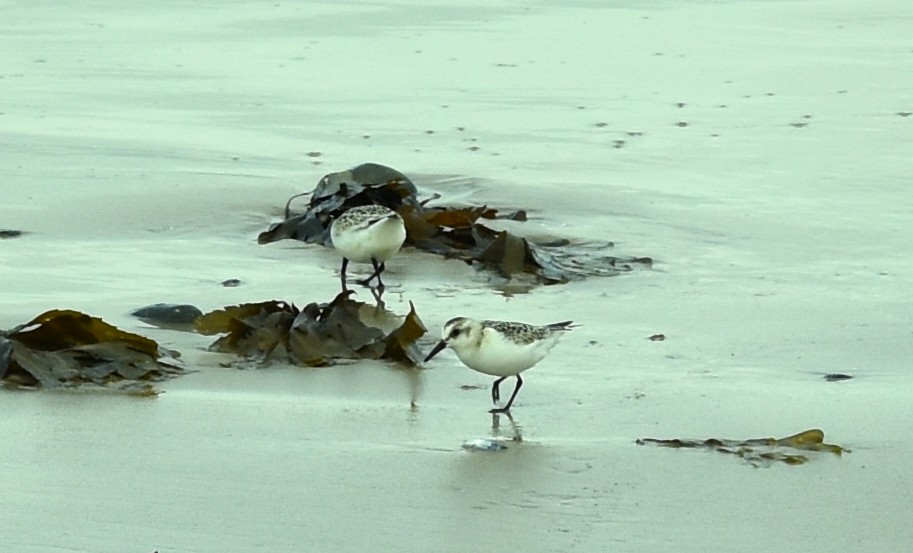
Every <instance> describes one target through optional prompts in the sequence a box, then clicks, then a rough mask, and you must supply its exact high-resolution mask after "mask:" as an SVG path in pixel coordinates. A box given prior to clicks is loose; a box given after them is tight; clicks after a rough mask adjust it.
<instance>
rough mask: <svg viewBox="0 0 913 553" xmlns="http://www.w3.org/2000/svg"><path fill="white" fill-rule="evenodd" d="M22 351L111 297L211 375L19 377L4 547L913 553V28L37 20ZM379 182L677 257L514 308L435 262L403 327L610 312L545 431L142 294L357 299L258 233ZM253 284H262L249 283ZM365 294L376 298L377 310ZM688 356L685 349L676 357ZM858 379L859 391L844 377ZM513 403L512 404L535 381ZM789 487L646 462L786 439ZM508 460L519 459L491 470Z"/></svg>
mask: <svg viewBox="0 0 913 553" xmlns="http://www.w3.org/2000/svg"><path fill="white" fill-rule="evenodd" d="M3 12H4V15H5V16H4V17H3V18H2V22H0V51H3V52H4V61H3V62H2V63H0V147H2V149H3V152H4V155H2V156H0V191H2V200H3V201H2V202H0V229H14V230H21V231H23V235H22V236H20V237H17V238H10V239H3V240H0V283H2V284H0V306H2V311H0V328H4V329H8V328H12V327H14V326H16V325H19V324H21V323H24V322H27V321H29V320H30V319H32V318H33V317H34V316H36V315H38V314H39V313H42V312H43V311H46V310H48V309H54V308H67V309H77V310H81V311H84V312H86V313H89V314H91V315H94V316H98V317H102V318H104V320H105V321H107V322H109V323H111V324H114V325H117V326H118V327H120V328H123V329H125V330H128V331H131V332H136V333H139V334H142V335H144V336H148V337H150V338H153V339H155V340H157V341H158V342H159V343H160V344H161V345H162V346H164V347H166V348H169V349H173V350H177V351H179V352H181V354H182V359H183V362H184V363H185V366H187V367H188V368H190V369H192V370H193V371H194V372H192V373H191V374H188V375H186V376H183V377H180V378H177V379H174V380H171V381H168V382H165V383H162V384H161V385H159V387H160V389H161V390H162V391H163V393H162V394H160V395H159V396H158V397H155V398H136V397H128V396H124V395H119V394H115V393H104V392H101V393H99V392H91V393H90V392H62V391H15V390H2V391H0V404H2V405H3V407H4V409H3V413H4V416H3V417H2V418H0V436H3V446H2V447H0V511H2V512H4V513H5V515H6V522H7V524H6V527H5V531H4V532H3V533H2V535H0V551H3V552H6V551H9V552H19V553H51V552H57V553H59V552H61V551H66V552H87V553H88V552H92V553H108V552H110V553H115V552H117V553H122V552H124V551H136V552H143V553H152V552H153V551H157V552H159V553H206V552H212V553H225V552H239V553H241V552H243V553H257V552H262V553H268V552H269V553H275V552H279V551H289V552H291V551H365V550H371V551H379V552H386V551H390V552H393V551H395V552H397V553H402V552H409V551H466V550H471V549H486V550H492V551H505V552H506V551H510V550H518V551H543V552H544V551H555V552H558V551H560V552H567V551H632V552H633V551H654V552H655V551H675V552H679V553H680V552H683V551H694V552H705V551H734V550H742V549H746V548H749V547H750V548H752V549H755V550H759V551H803V552H804V551H808V552H812V551H824V550H833V551H845V552H855V551H858V552H871V551H902V550H905V548H906V547H908V544H909V543H910V541H911V539H913V528H911V525H910V523H909V520H910V517H911V509H910V507H909V491H910V490H913V470H911V464H910V461H909V459H910V458H911V455H913V445H911V441H910V439H909V437H910V435H911V431H913V418H911V417H910V404H911V399H913V386H911V385H913V376H911V373H910V359H911V357H913V328H911V324H910V316H911V313H913V296H911V293H910V290H911V289H913V277H911V275H913V258H911V256H910V255H909V251H910V242H911V238H913V231H911V226H910V221H911V220H913V217H911V216H913V192H911V191H910V179H911V169H910V159H911V152H913V115H911V112H913V74H911V72H910V71H909V68H910V66H911V62H913V39H911V33H910V29H911V21H913V4H910V3H909V2H903V1H900V0H877V1H875V2H863V1H861V0H839V1H836V2H824V1H819V0H815V1H811V2H801V3H800V2H776V1H767V0H762V1H756V2H703V1H685V2H671V1H662V0H657V1H653V2H611V3H600V2H587V1H580V2H574V3H571V4H570V5H566V6H561V7H559V6H549V5H546V4H542V3H538V2H506V1H503V2H498V3H494V4H484V5H482V4H480V5H472V6H470V5H462V6H455V5H450V4H447V3H441V4H435V5H425V4H421V3H414V4H412V3H405V4H404V3H399V4H396V3H389V2H363V3H359V4H355V5H346V4H342V5H337V4H332V3H314V4H300V5H298V4H287V3H281V4H268V5H263V4H257V3H252V2H240V1H237V2H236V1H232V2H228V3H222V4H219V5H210V4H194V5H183V4H160V3H151V2H139V3H133V4H130V5H129V6H126V5H121V4H115V3H109V2H96V3H93V4H91V5H59V6H56V5H55V6H53V7H52V6H49V5H44V4H35V3H27V2H21V1H11V2H4V3H3ZM366 161H372V162H377V163H382V164H385V165H389V166H391V167H395V168H396V169H398V170H400V171H403V172H404V173H406V174H407V175H409V176H410V177H412V178H413V180H414V181H415V183H416V185H417V186H418V188H419V192H420V195H421V196H422V197H424V198H427V197H430V196H431V195H432V194H434V193H438V194H440V195H441V198H440V199H438V200H435V202H437V203H441V204H454V205H489V206H492V207H496V208H499V209H505V210H514V209H525V210H527V212H528V214H529V220H528V221H526V222H523V223H519V222H498V223H497V224H498V225H500V227H499V228H502V227H503V228H509V229H510V230H511V231H514V232H516V233H518V234H521V235H523V236H528V237H530V238H531V239H540V238H567V239H569V240H572V241H574V242H586V241H596V242H612V243H613V245H614V246H613V247H612V248H611V250H610V251H609V252H608V253H613V254H617V255H630V256H649V257H651V258H653V260H654V263H653V267H652V268H649V269H647V268H637V269H635V270H634V271H632V272H630V273H627V274H624V275H621V276H617V277H612V278H589V279H585V280H580V281H574V282H570V283H567V284H561V285H553V286H543V287H536V288H534V289H533V290H531V291H529V292H528V293H505V291H504V287H503V286H500V287H499V286H497V285H495V284H494V283H493V281H492V278H491V275H490V273H487V272H485V271H477V270H476V269H474V268H473V267H471V266H468V265H466V264H464V263H462V262H460V261H455V260H450V261H448V260H444V259H442V258H441V257H440V256H435V255H433V254H430V253H426V252H420V251H417V250H415V249H411V248H407V249H404V250H403V251H402V252H400V254H399V255H398V256H396V257H395V258H393V259H392V260H390V261H389V262H388V263H387V267H388V270H387V273H385V276H384V279H385V281H386V282H388V283H389V284H390V286H389V288H388V290H387V292H386V294H385V297H384V299H385V301H386V303H387V307H388V308H390V309H391V310H393V311H395V312H397V313H401V314H403V315H405V314H406V313H407V312H408V310H409V302H410V301H411V302H412V303H414V305H415V306H416V309H417V312H418V314H419V315H420V316H421V318H422V319H423V321H424V322H425V324H426V325H427V326H428V328H429V334H428V335H427V336H426V337H425V338H423V339H422V344H423V346H424V347H426V348H428V349H430V348H431V347H432V345H433V344H434V342H435V341H436V340H437V339H438V338H439V332H440V327H441V325H442V323H443V322H444V321H446V320H448V319H450V318H451V317H455V316H472V317H476V318H491V319H504V320H518V321H526V322H531V323H537V324H544V323H551V322H556V321H563V320H568V319H573V320H574V321H576V322H577V323H579V324H580V327H579V328H576V329H574V330H573V331H572V332H570V333H569V334H568V335H567V336H565V337H564V339H563V340H562V341H561V342H560V343H559V344H558V345H557V346H556V347H555V349H554V350H553V351H552V353H551V354H550V356H549V357H547V358H546V359H545V360H544V361H543V362H542V363H540V364H539V365H538V366H536V367H535V368H533V369H532V370H530V371H529V372H528V373H525V374H524V380H525V384H524V387H523V391H522V392H521V394H520V395H519V397H518V399H517V401H516V403H515V405H514V408H513V420H512V421H511V420H509V419H508V418H507V417H505V416H501V417H493V416H492V415H490V414H488V413H487V412H486V411H487V409H488V408H489V404H490V396H489V386H490V384H491V379H490V378H488V377H486V376H484V375H481V374H477V373H474V372H472V371H470V370H469V369H467V368H465V367H464V366H463V365H462V364H461V363H460V362H459V360H458V359H457V358H456V356H455V355H453V353H452V352H450V351H446V352H444V353H441V354H440V355H438V356H437V357H435V358H434V360H433V361H432V362H430V363H428V364H427V365H426V366H425V367H423V368H422V369H421V370H412V369H408V368H404V367H401V366H397V365H394V364H388V363H383V362H374V361H371V362H368V361H361V362H356V363H348V364H341V365H338V366H335V367H326V368H303V367H295V366H290V365H281V364H273V365H270V366H268V367H264V368H260V369H245V370H241V369H238V368H236V367H226V365H230V364H231V363H232V362H233V361H234V359H233V358H232V357H231V356H229V355H226V354H220V353H213V352H210V351H207V347H208V346H209V344H210V343H211V342H212V341H213V338H212V337H208V336H202V335H198V334H193V333H188V332H177V331H173V330H166V329H162V328H157V327H154V326H151V325H148V324H146V323H143V322H141V321H140V320H138V319H137V318H135V317H133V316H131V314H130V313H131V312H132V311H133V310H134V309H136V308H139V307H142V306H145V305H149V304H153V303H158V302H166V303H189V304H194V305H196V306H197V307H199V308H200V309H202V310H204V311H207V310H212V309H217V308H219V307H222V306H226V305H233V304H238V303H243V302H254V301H265V300H279V299H281V300H286V301H289V302H294V303H296V304H298V305H304V304H307V303H309V302H312V301H318V302H324V301H329V300H330V299H331V298H333V296H334V295H335V294H336V293H337V292H338V289H339V278H338V270H339V258H338V256H337V255H336V253H335V252H334V251H333V250H331V249H327V248H323V247H320V246H316V245H308V244H304V243H301V242H297V241H293V240H285V241H281V242H276V243H273V244H268V245H259V244H258V243H257V235H258V233H260V232H262V231H264V230H266V229H267V228H268V227H269V225H270V224H272V223H276V222H278V221H279V220H281V218H282V210H283V206H284V205H285V201H286V200H287V199H288V198H289V197H290V196H291V195H293V194H296V193H299V192H304V191H309V190H311V189H312V188H313V187H314V186H315V185H316V183H317V182H318V180H319V179H320V178H321V177H322V176H323V175H324V174H326V173H329V172H332V171H339V170H344V169H346V168H349V167H352V166H355V165H357V164H359V163H362V162H366ZM232 278H234V279H239V280H240V283H241V284H240V285H239V286H237V287H224V286H222V285H221V284H220V283H221V282H223V281H224V280H226V279H232ZM358 299H360V300H361V301H369V300H370V294H368V292H367V290H363V289H362V290H358ZM657 334H663V335H664V336H665V340H662V341H651V340H650V339H649V338H650V337H651V336H653V335H657ZM829 373H844V374H847V375H851V376H852V377H853V378H852V379H850V380H845V381H841V382H827V381H826V380H825V379H824V378H823V376H824V375H826V374H829ZM508 389H510V388H508ZM810 428H820V429H822V430H823V431H824V432H825V439H826V441H827V442H829V443H833V444H838V445H840V446H842V447H844V448H846V449H848V450H850V452H849V453H845V454H843V455H842V456H837V455H834V454H831V453H824V452H821V453H814V452H813V453H810V454H809V455H808V457H809V459H808V462H807V463H805V464H802V465H798V466H790V465H786V464H784V463H777V462H773V463H769V464H767V465H763V466H752V465H751V464H749V463H747V462H745V461H743V460H741V459H739V458H737V457H734V456H731V455H723V454H720V453H717V452H713V451H707V450H689V449H669V448H662V447H653V446H638V445H636V444H635V440H636V439H637V438H644V437H652V438H690V439H701V440H703V439H705V438H732V439H747V438H762V437H783V436H787V435H790V434H793V433H795V432H800V431H802V430H805V429H810ZM480 439H495V440H496V441H498V442H499V443H502V444H503V445H506V446H507V447H506V449H503V450H500V451H468V450H466V449H464V447H463V445H464V444H465V443H466V442H468V441H472V440H480Z"/></svg>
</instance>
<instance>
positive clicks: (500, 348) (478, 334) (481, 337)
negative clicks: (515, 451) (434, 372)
mask: <svg viewBox="0 0 913 553" xmlns="http://www.w3.org/2000/svg"><path fill="white" fill-rule="evenodd" d="M574 326H576V325H573V324H572V323H571V321H565V322H563V323H554V324H550V325H545V326H534V325H530V324H526V323H510V322H504V321H476V320H473V319H468V318H466V317H457V318H455V319H450V320H449V321H447V323H446V324H445V325H444V330H443V331H442V332H441V337H442V340H441V341H440V342H438V344H437V345H436V346H434V349H433V350H431V353H429V354H428V357H426V358H425V361H428V360H430V359H431V358H432V357H434V356H435V355H437V354H438V353H439V352H440V351H441V350H443V349H444V348H446V347H447V346H450V347H451V348H453V351H455V352H456V354H457V357H459V358H460V361H462V362H463V364H464V365H466V366H467V367H469V368H470V369H472V370H474V371H478V372H480V373H483V374H488V375H491V376H498V377H500V378H498V379H497V380H495V383H494V385H493V386H492V388H491V401H492V403H494V404H495V405H497V404H498V401H500V399H501V392H500V390H499V389H498V387H499V386H500V385H501V382H503V381H504V379H505V378H507V377H508V376H516V377H517V385H516V387H515V388H514V393H513V394H511V395H510V399H509V400H508V401H507V405H505V406H504V407H500V408H495V409H492V410H490V411H489V412H490V413H507V412H509V411H510V406H511V404H513V402H514V398H516V397H517V392H519V391H520V386H523V379H522V378H520V373H521V372H523V371H525V370H526V369H528V368H530V367H532V366H533V365H535V364H536V363H538V362H539V361H541V360H542V358H543V357H545V355H546V354H547V353H548V352H549V350H551V349H552V346H554V345H555V343H556V342H558V339H559V338H560V337H561V335H562V334H563V333H564V332H565V331H568V330H570V329H571V328H573V327H574Z"/></svg>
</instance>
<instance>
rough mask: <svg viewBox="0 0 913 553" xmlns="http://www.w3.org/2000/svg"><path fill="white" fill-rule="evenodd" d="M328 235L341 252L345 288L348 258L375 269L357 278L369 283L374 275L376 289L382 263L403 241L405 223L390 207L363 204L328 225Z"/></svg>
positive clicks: (379, 281)
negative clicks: (369, 264)
mask: <svg viewBox="0 0 913 553" xmlns="http://www.w3.org/2000/svg"><path fill="white" fill-rule="evenodd" d="M330 238H331V239H332V241H333V247H334V248H336V251H338V252H339V254H340V255H342V269H341V270H340V279H342V287H343V289H345V288H346V268H347V267H348V265H349V261H354V262H356V263H371V265H372V266H373V267H374V272H373V273H371V276H369V277H368V278H366V279H362V280H357V281H355V282H357V283H358V284H361V285H363V286H368V285H369V283H370V282H371V280H372V279H374V278H375V277H376V278H377V286H378V288H381V289H382V288H383V286H384V283H383V281H382V280H381V278H380V274H381V273H383V272H384V268H385V267H384V262H386V261H387V260H388V259H390V258H391V257H393V256H394V255H396V252H398V251H399V249H400V248H401V247H402V245H403V242H404V241H405V240H406V226H405V224H404V223H403V218H402V217H400V216H399V214H398V213H397V212H395V211H393V210H392V209H389V208H386V207H384V206H382V205H364V206H359V207H353V208H351V209H349V210H347V211H345V212H344V213H343V214H342V215H340V216H339V217H338V218H336V219H335V220H334V221H333V223H332V225H331V226H330Z"/></svg>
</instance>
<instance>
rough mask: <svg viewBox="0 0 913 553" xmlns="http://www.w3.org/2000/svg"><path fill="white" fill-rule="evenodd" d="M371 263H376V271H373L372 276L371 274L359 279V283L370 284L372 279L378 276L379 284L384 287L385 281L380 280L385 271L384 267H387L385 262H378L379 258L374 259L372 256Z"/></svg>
mask: <svg viewBox="0 0 913 553" xmlns="http://www.w3.org/2000/svg"><path fill="white" fill-rule="evenodd" d="M371 264H372V265H374V272H373V273H371V276H369V277H368V278H366V279H363V280H359V281H358V284H361V285H362V286H368V285H369V283H370V282H371V280H372V279H373V278H374V277H377V286H378V287H383V285H384V283H383V281H381V280H380V274H381V273H382V272H384V269H385V267H384V264H383V263H378V262H377V260H376V259H374V258H373V257H372V258H371Z"/></svg>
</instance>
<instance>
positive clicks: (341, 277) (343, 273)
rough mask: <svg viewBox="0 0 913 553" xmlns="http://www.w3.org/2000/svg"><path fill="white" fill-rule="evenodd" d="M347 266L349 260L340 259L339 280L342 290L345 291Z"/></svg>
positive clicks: (345, 258)
mask: <svg viewBox="0 0 913 553" xmlns="http://www.w3.org/2000/svg"><path fill="white" fill-rule="evenodd" d="M348 266H349V258H347V257H343V258H342V269H340V270H339V280H340V281H342V289H343V290H346V267H348Z"/></svg>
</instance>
